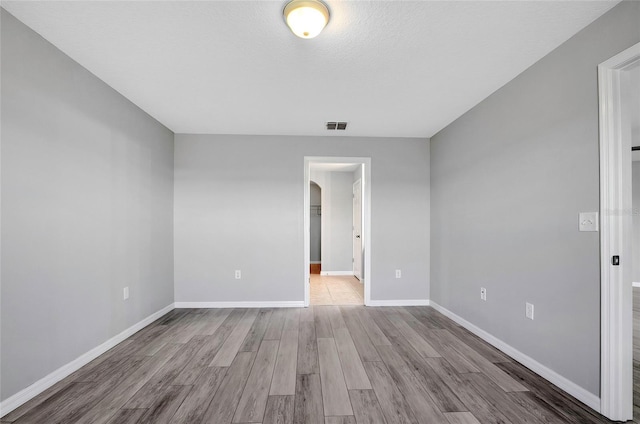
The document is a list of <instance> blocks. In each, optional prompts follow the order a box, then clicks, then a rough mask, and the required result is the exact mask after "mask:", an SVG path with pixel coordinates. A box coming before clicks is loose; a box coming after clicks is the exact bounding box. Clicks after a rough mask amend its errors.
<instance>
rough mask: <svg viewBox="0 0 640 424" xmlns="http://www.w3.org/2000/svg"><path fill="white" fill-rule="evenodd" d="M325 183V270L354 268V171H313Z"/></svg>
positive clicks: (323, 254)
mask: <svg viewBox="0 0 640 424" xmlns="http://www.w3.org/2000/svg"><path fill="white" fill-rule="evenodd" d="M310 176H311V179H312V180H314V181H317V182H318V183H319V184H320V183H321V184H322V188H323V191H322V198H323V209H322V217H321V220H322V230H323V231H322V237H321V238H322V258H323V260H322V271H323V272H331V271H334V272H335V271H339V272H344V271H352V270H353V263H352V262H351V258H352V257H353V242H352V236H353V232H352V230H351V227H352V223H353V212H352V211H353V181H352V180H353V173H351V172H339V171H318V170H314V169H312V170H311V174H310Z"/></svg>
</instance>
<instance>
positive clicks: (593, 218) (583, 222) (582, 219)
mask: <svg viewBox="0 0 640 424" xmlns="http://www.w3.org/2000/svg"><path fill="white" fill-rule="evenodd" d="M578 226H579V228H580V231H598V212H580V216H579V218H578Z"/></svg>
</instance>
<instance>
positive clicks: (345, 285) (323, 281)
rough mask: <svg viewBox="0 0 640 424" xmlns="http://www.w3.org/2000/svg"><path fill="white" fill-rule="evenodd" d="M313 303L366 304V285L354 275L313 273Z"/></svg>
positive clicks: (311, 299)
mask: <svg viewBox="0 0 640 424" xmlns="http://www.w3.org/2000/svg"><path fill="white" fill-rule="evenodd" d="M309 294H310V296H309V297H310V302H311V304H312V305H364V286H363V285H362V283H361V282H360V281H359V280H358V279H357V278H356V277H354V276H352V275H344V276H342V275H341V276H329V275H314V274H312V275H311V289H310V293H309Z"/></svg>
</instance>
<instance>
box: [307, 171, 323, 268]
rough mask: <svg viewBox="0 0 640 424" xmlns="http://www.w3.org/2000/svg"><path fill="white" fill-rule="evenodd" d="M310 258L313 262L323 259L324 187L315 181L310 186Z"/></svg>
mask: <svg viewBox="0 0 640 424" xmlns="http://www.w3.org/2000/svg"><path fill="white" fill-rule="evenodd" d="M309 198H310V199H309V200H310V202H309V204H310V205H311V210H310V211H309V214H310V216H309V227H310V228H309V232H310V235H309V239H310V241H309V244H310V245H311V246H309V247H310V249H309V260H310V261H311V262H312V263H319V262H320V261H321V259H322V255H321V251H322V189H321V188H320V186H319V185H318V184H316V183H314V182H313V181H312V182H311V183H310V187H309Z"/></svg>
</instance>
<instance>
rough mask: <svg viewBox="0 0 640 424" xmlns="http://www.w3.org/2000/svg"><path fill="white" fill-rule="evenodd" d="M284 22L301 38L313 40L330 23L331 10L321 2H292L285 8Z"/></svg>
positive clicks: (312, 0) (313, 0) (304, 0)
mask: <svg viewBox="0 0 640 424" xmlns="http://www.w3.org/2000/svg"><path fill="white" fill-rule="evenodd" d="M283 13H284V20H285V22H286V23H287V25H288V26H289V28H291V32H293V33H294V34H295V35H297V36H298V37H300V38H313V37H315V36H317V35H318V34H320V32H321V31H322V30H323V29H324V27H325V26H326V25H327V22H329V9H327V6H326V5H325V4H324V3H322V2H321V1H319V0H292V1H291V2H289V3H288V4H287V5H286V6H285V7H284V12H283Z"/></svg>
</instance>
